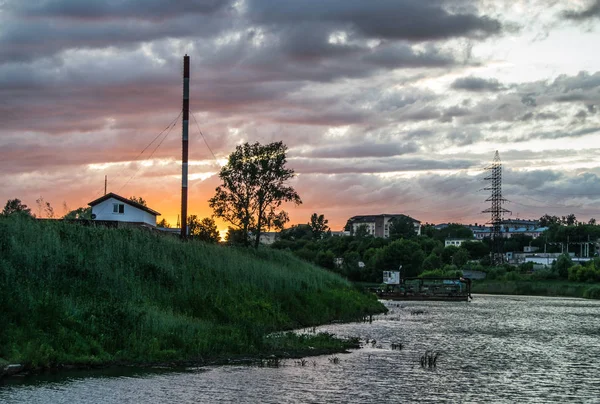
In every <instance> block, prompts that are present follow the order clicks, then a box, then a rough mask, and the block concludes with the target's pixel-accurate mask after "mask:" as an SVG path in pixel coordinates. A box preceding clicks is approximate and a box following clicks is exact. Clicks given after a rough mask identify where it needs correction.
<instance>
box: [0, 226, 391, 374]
mask: <svg viewBox="0 0 600 404" xmlns="http://www.w3.org/2000/svg"><path fill="white" fill-rule="evenodd" d="M382 310H384V309H383V306H382V305H380V304H379V303H378V302H377V300H376V299H375V298H374V297H372V296H368V295H364V294H362V293H360V292H358V291H357V290H355V289H354V288H353V287H352V286H351V285H350V284H349V283H348V282H347V281H345V280H343V279H342V278H340V277H338V276H337V275H335V274H332V273H329V272H326V271H323V270H321V269H318V268H316V267H314V266H312V265H309V264H307V263H305V262H303V261H300V260H299V259H297V258H295V257H294V256H292V255H291V254H287V253H284V252H281V251H277V250H271V249H258V250H246V249H234V248H226V247H221V246H215V245H209V244H204V243H202V242H193V241H191V242H185V243H184V242H181V241H180V240H178V239H177V238H175V237H170V236H165V235H161V234H155V233H151V232H147V231H143V230H136V229H108V228H102V227H94V226H91V227H84V226H80V225H77V224H71V223H65V222H54V221H35V220H31V219H28V218H21V217H9V218H0V313H2V315H1V316H0V330H2V331H1V332H0V358H3V359H5V360H8V361H12V362H25V363H28V364H30V365H32V366H51V365H55V364H60V363H78V362H83V363H103V362H111V361H136V362H155V361H168V360H176V359H193V358H204V357H214V356H219V355H228V354H241V353H244V354H252V353H260V352H264V351H266V350H269V349H270V347H269V339H267V338H265V336H266V335H267V334H268V333H271V332H273V331H277V330H285V329H291V328H297V327H306V326H311V325H316V324H321V323H326V322H329V321H332V320H352V319H357V318H360V317H362V316H365V315H368V314H372V313H375V312H380V311H382Z"/></svg>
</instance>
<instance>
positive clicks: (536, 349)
mask: <svg viewBox="0 0 600 404" xmlns="http://www.w3.org/2000/svg"><path fill="white" fill-rule="evenodd" d="M386 304H387V305H388V307H389V309H390V312H389V313H388V314H387V315H381V316H377V317H375V318H374V320H373V322H372V323H350V324H333V325H328V326H323V327H319V328H317V331H326V332H332V333H335V334H337V335H340V336H358V337H360V338H361V339H362V340H363V341H364V342H366V340H368V341H369V342H368V343H365V344H364V347H363V348H361V349H358V350H355V351H353V352H351V353H348V354H338V355H328V356H319V357H313V358H306V360H305V361H301V360H286V361H284V362H283V363H281V364H280V366H279V367H259V366H214V367H204V368H190V369H181V370H169V371H160V370H155V371H151V372H149V371H135V370H132V369H113V370H110V371H102V372H100V371H93V372H65V373H61V374H58V375H42V376H35V377H26V378H12V379H10V380H8V381H5V382H4V384H3V385H0V402H1V403H28V404H34V403H53V404H54V403H69V404H73V403H231V402H237V403H388V402H394V403H400V402H403V403H404V402H416V401H418V402H432V403H440V402H451V403H491V402H494V403H524V402H531V403H550V402H583V403H600V301H593V300H583V299H567V298H549V297H529V296H491V295H475V296H474V299H473V301H472V302H470V303H465V302H462V303H458V302H457V303H450V302H387V303H386ZM373 340H375V342H372V341H373ZM392 344H394V348H396V344H402V349H397V348H396V349H392ZM426 350H429V351H430V352H432V353H434V352H438V353H439V355H438V358H437V361H436V366H435V367H433V366H432V367H431V368H430V367H429V366H428V365H426V366H425V367H422V366H421V362H420V358H421V356H423V355H424V354H425V351H426Z"/></svg>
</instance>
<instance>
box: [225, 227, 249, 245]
mask: <svg viewBox="0 0 600 404" xmlns="http://www.w3.org/2000/svg"><path fill="white" fill-rule="evenodd" d="M225 242H226V243H227V244H229V245H247V243H248V233H244V231H243V230H240V229H234V228H233V227H228V228H227V233H226V234H225Z"/></svg>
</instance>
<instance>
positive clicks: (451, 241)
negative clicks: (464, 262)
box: [444, 238, 481, 247]
mask: <svg viewBox="0 0 600 404" xmlns="http://www.w3.org/2000/svg"><path fill="white" fill-rule="evenodd" d="M465 241H481V240H477V239H467V238H447V239H446V240H444V247H449V246H451V245H453V246H455V247H460V246H461V245H462V243H464V242H465Z"/></svg>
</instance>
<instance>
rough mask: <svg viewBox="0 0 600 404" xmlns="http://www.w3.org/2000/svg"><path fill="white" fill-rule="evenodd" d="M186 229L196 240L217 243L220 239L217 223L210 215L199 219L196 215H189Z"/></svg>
mask: <svg viewBox="0 0 600 404" xmlns="http://www.w3.org/2000/svg"><path fill="white" fill-rule="evenodd" d="M188 231H189V235H190V236H191V237H193V238H195V239H196V240H200V241H204V242H207V243H218V242H219V241H220V240H221V235H220V234H219V229H218V228H217V224H216V223H215V221H214V219H212V218H210V217H205V218H203V219H202V220H199V219H198V216H196V215H191V216H190V217H188Z"/></svg>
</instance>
